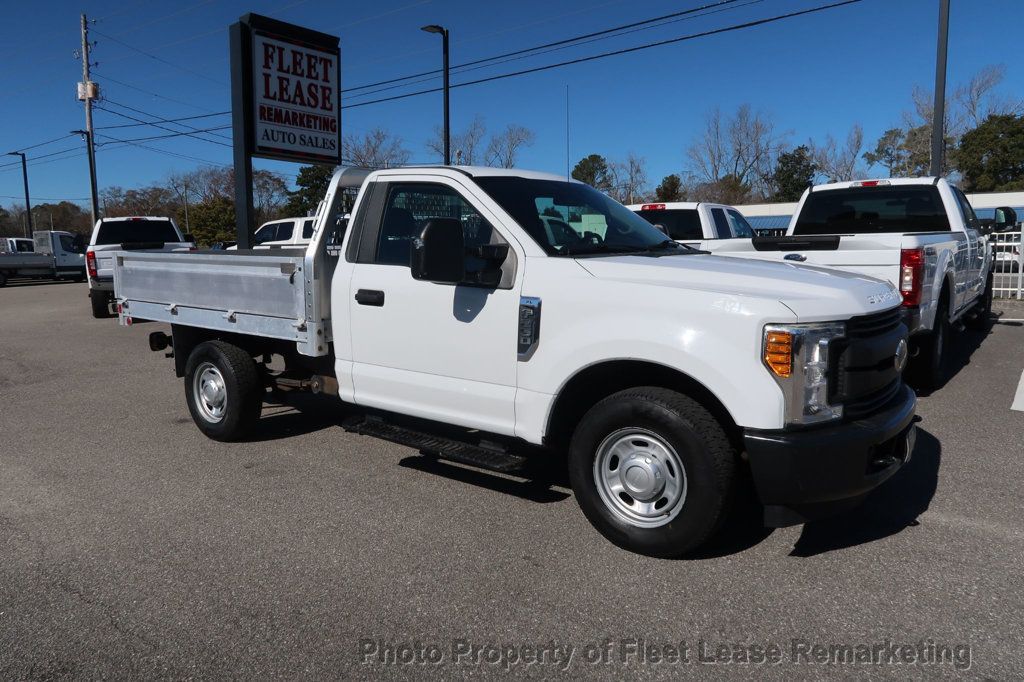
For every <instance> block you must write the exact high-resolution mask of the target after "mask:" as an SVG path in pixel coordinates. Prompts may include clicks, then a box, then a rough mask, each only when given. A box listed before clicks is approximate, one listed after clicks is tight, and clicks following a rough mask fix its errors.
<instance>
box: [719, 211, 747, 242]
mask: <svg viewBox="0 0 1024 682" xmlns="http://www.w3.org/2000/svg"><path fill="white" fill-rule="evenodd" d="M726 214H727V215H728V217H729V226H730V227H732V236H733V237H745V238H747V239H750V238H751V237H753V236H754V229H753V228H752V227H750V223H748V222H747V219H746V218H744V217H743V215H742V214H741V213H740V212H739V211H736V210H733V209H730V210H728V211H726Z"/></svg>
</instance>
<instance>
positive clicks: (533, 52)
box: [352, 0, 764, 97]
mask: <svg viewBox="0 0 1024 682" xmlns="http://www.w3.org/2000/svg"><path fill="white" fill-rule="evenodd" d="M727 1H728V2H729V3H732V2H737V1H738V0H727ZM760 2H764V0H746V2H743V3H742V4H740V5H731V6H728V7H720V8H718V9H711V10H710V11H708V12H704V13H703V14H692V12H697V11H700V10H704V9H706V8H707V7H713V6H711V5H709V6H705V7H700V8H697V9H695V10H688V11H686V12H679V13H677V14H684V15H688V16H676V17H675V18H673V19H668V20H665V21H662V22H661V23H654V24H648V25H646V26H640V27H638V28H635V27H633V28H629V29H628V30H622V31H618V32H616V33H615V35H600V34H602V33H604V31H601V32H599V33H598V37H594V38H586V39H584V38H585V36H580V37H578V38H576V39H573V40H576V41H578V42H570V41H559V43H568V44H564V45H563V44H558V46H557V47H549V48H547V49H541V48H542V47H544V46H539V47H535V48H530V49H528V50H520V51H518V52H513V53H509V54H510V55H515V56H507V57H504V58H502V56H501V55H499V56H497V57H490V58H488V59H480V60H477V61H476V62H469V63H468V64H475V66H467V65H463V66H467V68H461V69H460V68H459V67H455V68H456V69H459V71H458V75H462V74H464V73H468V72H469V71H477V70H479V69H486V68H490V67H492V66H497V65H499V64H505V63H508V62H512V61H517V60H520V59H529V58H531V57H539V56H540V55H543V54H548V53H549V52H558V51H560V50H566V49H571V48H574V47H580V46H582V45H588V44H590V43H594V42H597V41H599V40H607V39H608V38H619V37H622V36H625V35H629V34H630V33H636V32H638V31H646V30H649V29H652V28H661V27H662V26H668V25H669V24H674V23H677V22H680V21H687V20H691V19H698V18H703V17H709V16H711V15H712V14H719V13H721V12H727V11H730V10H734V9H740V8H742V7H748V6H750V5H756V4H758V3H760ZM718 4H725V3H718ZM661 19H664V17H659V18H658V19H651V20H649V21H660V20H661ZM639 23H646V22H639ZM630 26H633V25H630ZM552 44H553V45H556V44H557V43H552ZM523 53H528V54H523ZM483 62H487V63H483ZM430 73H432V74H434V75H430V76H426V77H424V78H418V79H416V80H413V81H410V82H408V83H397V84H395V85H389V86H387V87H383V88H377V89H376V90H367V91H364V92H359V93H356V94H355V95H352V96H353V97H365V96H368V95H372V94H375V93H378V92H386V91H388V90H394V89H396V88H403V87H408V86H411V85H416V84H417V83H426V82H427V81H431V80H434V79H435V78H436V77H437V76H436V74H437V73H440V71H432V72H430ZM408 78H411V77H410V76H406V77H405V78H402V79H395V80H406V79H408ZM363 87H368V86H363Z"/></svg>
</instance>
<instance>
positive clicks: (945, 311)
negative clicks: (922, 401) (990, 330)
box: [910, 293, 951, 391]
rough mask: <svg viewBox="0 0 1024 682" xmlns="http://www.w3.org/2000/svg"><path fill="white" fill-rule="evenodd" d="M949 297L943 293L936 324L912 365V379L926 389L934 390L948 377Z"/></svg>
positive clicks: (922, 343) (936, 313)
mask: <svg viewBox="0 0 1024 682" xmlns="http://www.w3.org/2000/svg"><path fill="white" fill-rule="evenodd" d="M950 327H951V326H950V324H949V298H948V296H947V294H945V293H943V294H942V298H940V299H939V307H938V309H937V310H936V311H935V325H934V328H933V329H932V331H931V333H930V334H928V335H927V336H926V337H925V338H924V339H922V340H921V342H920V346H919V348H920V351H919V353H918V355H917V357H915V358H914V362H913V364H912V365H911V367H910V369H911V377H910V378H911V380H912V383H914V385H916V386H917V387H918V388H920V389H922V390H925V391H934V390H935V389H937V388H939V387H941V386H942V382H943V381H944V380H945V378H946V347H947V346H948V345H949V332H950Z"/></svg>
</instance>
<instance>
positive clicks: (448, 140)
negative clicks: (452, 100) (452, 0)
mask: <svg viewBox="0 0 1024 682" xmlns="http://www.w3.org/2000/svg"><path fill="white" fill-rule="evenodd" d="M420 30H421V31H426V32H427V33H437V34H438V35H440V36H441V58H442V60H443V61H442V68H443V70H444V88H443V89H444V165H446V166H450V165H451V164H452V134H451V127H450V126H449V123H448V112H449V107H448V99H449V97H448V95H449V92H450V91H451V86H450V84H449V82H448V76H449V69H448V29H446V28H445V27H444V26H438V25H437V24H430V25H429V26H424V27H423V28H421V29H420Z"/></svg>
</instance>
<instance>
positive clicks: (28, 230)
mask: <svg viewBox="0 0 1024 682" xmlns="http://www.w3.org/2000/svg"><path fill="white" fill-rule="evenodd" d="M7 156H20V157H21V179H22V180H24V181H25V216H26V217H25V220H26V221H27V222H26V223H25V236H26V237H28V238H29V239H31V238H32V229H33V228H32V203H31V202H30V201H29V198H28V164H27V163H26V162H25V152H7Z"/></svg>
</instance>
